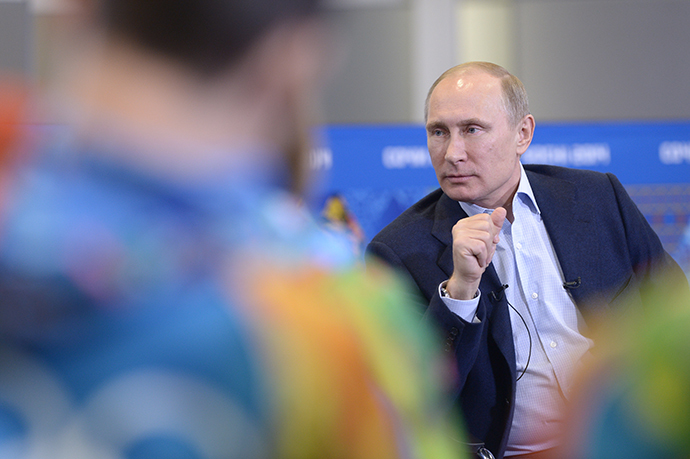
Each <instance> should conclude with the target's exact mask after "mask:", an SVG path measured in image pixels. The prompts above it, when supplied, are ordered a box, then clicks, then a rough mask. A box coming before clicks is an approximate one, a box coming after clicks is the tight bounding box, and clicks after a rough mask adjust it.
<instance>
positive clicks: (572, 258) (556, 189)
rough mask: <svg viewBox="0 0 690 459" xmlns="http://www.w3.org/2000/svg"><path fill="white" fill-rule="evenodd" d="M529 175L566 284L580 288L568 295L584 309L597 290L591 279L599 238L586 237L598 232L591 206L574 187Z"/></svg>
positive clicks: (573, 185)
mask: <svg viewBox="0 0 690 459" xmlns="http://www.w3.org/2000/svg"><path fill="white" fill-rule="evenodd" d="M526 172H527V176H528V177H529V181H530V185H531V186H532V190H533V191H534V196H535V198H536V200H537V204H538V205H539V209H540V210H541V212H542V217H543V219H544V226H545V227H546V231H547V232H548V234H549V239H550V240H551V243H552V244H553V248H554V250H555V252H556V256H557V257H558V262H559V264H560V266H561V271H562V272H563V277H564V279H563V281H564V282H576V283H577V284H578V285H577V287H576V288H571V289H569V291H570V293H571V294H572V296H573V298H574V299H575V302H576V303H578V306H581V303H582V300H583V299H584V298H586V297H587V296H588V294H589V293H591V289H592V288H594V287H595V286H596V283H595V282H593V279H591V277H590V278H588V276H591V275H592V274H589V273H593V272H596V270H595V269H592V264H593V263H596V259H597V253H599V247H598V245H597V241H596V238H592V237H586V235H588V234H592V233H591V232H592V231H596V228H593V227H592V221H593V220H592V213H593V211H594V210H593V208H592V205H591V203H588V202H581V201H580V200H579V199H578V190H577V188H576V186H575V184H574V183H572V182H569V181H566V180H561V179H556V178H553V177H550V176H546V175H542V174H537V173H534V172H531V171H526ZM578 279H579V280H578Z"/></svg>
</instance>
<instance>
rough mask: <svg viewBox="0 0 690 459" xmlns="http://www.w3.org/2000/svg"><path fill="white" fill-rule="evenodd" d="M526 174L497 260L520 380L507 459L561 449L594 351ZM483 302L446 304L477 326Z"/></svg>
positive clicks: (471, 210)
mask: <svg viewBox="0 0 690 459" xmlns="http://www.w3.org/2000/svg"><path fill="white" fill-rule="evenodd" d="M520 169H521V178H520V184H519V186H518V190H517V193H516V194H515V197H514V198H513V216H514V219H513V222H512V223H510V222H509V221H508V219H506V220H505V222H504V223H503V227H502V228H501V232H500V241H499V243H498V245H497V247H496V253H495V254H494V257H493V260H492V262H493V265H494V268H495V269H496V273H497V274H498V277H499V279H500V280H501V282H502V283H503V284H508V286H509V287H508V288H507V289H506V290H505V295H506V298H507V300H508V302H509V304H510V305H511V306H512V308H510V307H509V308H510V318H511V326H512V329H513V341H514V343H515V354H516V355H515V357H516V366H517V377H518V381H517V393H516V400H515V414H514V417H513V424H512V427H511V430H510V437H509V440H508V448H507V450H506V454H505V456H506V457H510V456H513V455H516V454H525V453H529V452H534V451H542V450H545V449H549V448H552V447H555V446H557V445H558V434H559V429H561V428H562V424H563V417H564V414H563V413H564V408H565V404H566V402H567V400H568V396H569V394H570V392H571V389H572V383H573V377H574V373H575V371H576V369H577V367H578V365H579V364H580V362H581V360H582V358H583V356H584V355H585V354H587V352H588V350H589V349H590V348H591V347H592V345H593V342H592V340H590V339H588V338H586V337H585V336H583V334H582V332H583V331H584V329H585V328H584V327H585V324H584V321H583V319H582V316H581V315H580V313H579V311H578V309H577V307H576V306H575V303H574V302H573V300H572V298H571V296H570V294H569V293H568V291H567V290H566V289H565V288H564V287H563V282H564V279H563V274H562V272H561V268H560V265H559V263H558V259H557V258H556V253H555V251H554V249H553V246H552V244H551V240H550V239H549V236H548V234H547V232H546V228H545V226H544V221H543V219H542V216H541V212H540V210H539V206H538V204H537V201H536V199H535V198H534V193H533V192H532V188H531V186H530V184H529V180H528V179H527V175H526V174H525V171H524V169H523V168H522V166H520ZM460 205H461V206H462V208H463V210H464V211H465V212H466V213H467V215H469V216H473V215H476V214H479V213H491V212H493V209H485V208H482V207H479V206H477V205H473V204H468V203H464V202H461V203H460ZM442 285H443V284H442ZM439 288H440V287H439ZM480 295H481V292H480ZM479 299H480V297H477V298H474V299H472V300H466V301H463V300H454V299H452V298H448V297H444V298H443V301H444V303H445V304H446V306H448V308H449V309H450V310H451V311H453V312H454V313H455V314H457V315H458V316H459V317H461V318H462V319H463V320H465V321H468V322H477V321H478V319H477V318H476V310H477V306H478V305H479ZM513 308H514V309H513Z"/></svg>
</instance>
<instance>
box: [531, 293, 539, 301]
mask: <svg viewBox="0 0 690 459" xmlns="http://www.w3.org/2000/svg"><path fill="white" fill-rule="evenodd" d="M532 298H533V299H535V300H536V299H537V298H539V295H538V294H537V292H534V293H532Z"/></svg>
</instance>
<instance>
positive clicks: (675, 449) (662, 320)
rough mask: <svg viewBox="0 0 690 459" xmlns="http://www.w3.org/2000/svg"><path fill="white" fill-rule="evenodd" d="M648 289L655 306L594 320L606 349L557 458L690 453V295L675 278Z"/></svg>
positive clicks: (643, 458) (593, 364) (581, 377)
mask: <svg viewBox="0 0 690 459" xmlns="http://www.w3.org/2000/svg"><path fill="white" fill-rule="evenodd" d="M643 292H644V294H645V295H649V296H650V298H653V299H654V305H655V307H654V308H628V309H626V312H625V313H624V314H619V315H617V316H615V317H614V318H611V317H608V318H605V320H602V321H601V322H598V323H596V324H594V325H595V326H594V327H593V328H594V331H593V333H594V336H595V340H596V341H597V343H598V344H600V346H599V347H600V351H599V352H598V353H597V354H596V358H594V359H592V360H591V361H590V362H588V363H587V365H585V366H584V367H583V368H582V369H581V371H580V372H579V373H578V375H577V384H576V390H575V391H574V395H573V403H572V404H571V406H570V408H569V410H568V416H567V417H566V429H565V432H566V434H565V441H564V444H563V446H562V447H561V448H560V449H559V450H557V451H555V452H554V455H553V456H552V459H604V458H608V459H618V458H620V459H680V458H688V457H690V391H689V390H688V387H690V333H688V330H690V295H689V294H688V292H687V289H684V288H679V285H678V284H674V283H672V282H669V283H665V282H661V283H660V284H659V285H651V286H649V287H647V288H644V289H643ZM633 304H634V303H633Z"/></svg>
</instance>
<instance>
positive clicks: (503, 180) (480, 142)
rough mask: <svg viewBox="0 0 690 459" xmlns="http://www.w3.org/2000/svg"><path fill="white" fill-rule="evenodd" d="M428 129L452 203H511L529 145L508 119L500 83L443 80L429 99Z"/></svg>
mask: <svg viewBox="0 0 690 459" xmlns="http://www.w3.org/2000/svg"><path fill="white" fill-rule="evenodd" d="M426 130H427V145H428V147H429V154H430V155H431V163H432V164H433V166H434V170H435V171H436V177H437V178H438V182H439V184H440V185H441V188H442V189H443V191H444V192H445V193H446V194H447V195H448V196H449V197H450V198H451V199H454V200H456V201H464V202H469V203H473V204H477V205H480V206H482V207H486V208H490V209H494V208H496V207H500V206H506V205H507V204H508V203H509V202H510V201H511V200H512V197H513V195H514V193H515V191H516V190H517V186H518V183H519V181H520V165H519V164H520V163H519V159H520V156H521V155H522V153H524V150H525V149H526V148H527V145H529V142H527V145H523V143H522V142H521V140H520V139H521V137H522V136H523V134H524V133H523V132H522V130H521V128H520V126H517V127H514V126H513V125H512V123H511V122H510V121H509V119H508V115H507V113H506V110H505V107H504V104H503V98H502V90H501V83H500V80H499V79H498V78H496V77H493V76H491V75H488V74H485V73H479V72H476V71H469V72H467V71H466V72H463V73H460V74H456V75H450V76H448V77H447V78H445V79H444V80H442V81H441V82H440V83H439V84H438V85H437V86H436V88H435V89H434V91H433V92H432V94H431V97H430V98H429V113H428V116H427V123H426ZM530 138H531V134H530Z"/></svg>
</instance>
